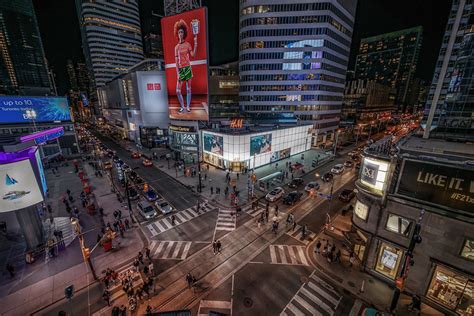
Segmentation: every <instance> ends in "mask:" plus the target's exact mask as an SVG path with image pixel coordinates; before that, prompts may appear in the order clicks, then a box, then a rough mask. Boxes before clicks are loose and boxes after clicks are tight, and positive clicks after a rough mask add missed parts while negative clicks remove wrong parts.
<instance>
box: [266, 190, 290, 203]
mask: <svg viewBox="0 0 474 316" xmlns="http://www.w3.org/2000/svg"><path fill="white" fill-rule="evenodd" d="M283 194H285V190H283V188H282V187H276V188H275V189H273V190H271V191H270V192H269V193H268V194H267V195H266V196H265V199H266V200H267V201H270V202H275V201H277V200H279V199H280V198H281V197H282V196H283Z"/></svg>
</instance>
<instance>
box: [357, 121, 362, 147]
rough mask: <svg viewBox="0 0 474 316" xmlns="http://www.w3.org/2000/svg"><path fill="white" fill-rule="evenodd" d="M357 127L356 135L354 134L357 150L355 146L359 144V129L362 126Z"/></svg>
mask: <svg viewBox="0 0 474 316" xmlns="http://www.w3.org/2000/svg"><path fill="white" fill-rule="evenodd" d="M357 127H358V129H357V134H356V148H357V144H358V142H359V135H360V129H361V127H362V124H358V125H357Z"/></svg>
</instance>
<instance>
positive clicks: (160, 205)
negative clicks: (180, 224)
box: [155, 199, 173, 214]
mask: <svg viewBox="0 0 474 316" xmlns="http://www.w3.org/2000/svg"><path fill="white" fill-rule="evenodd" d="M155 206H156V208H157V209H158V210H159V211H160V212H161V213H163V214H169V213H171V212H173V207H172V206H171V205H170V204H169V203H168V202H166V201H165V200H162V199H161V200H158V201H156V202H155Z"/></svg>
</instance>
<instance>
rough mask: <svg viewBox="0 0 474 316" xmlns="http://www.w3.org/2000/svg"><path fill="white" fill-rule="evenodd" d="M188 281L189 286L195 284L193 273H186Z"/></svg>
mask: <svg viewBox="0 0 474 316" xmlns="http://www.w3.org/2000/svg"><path fill="white" fill-rule="evenodd" d="M186 282H187V283H188V288H191V286H192V285H193V277H192V276H191V273H188V274H186Z"/></svg>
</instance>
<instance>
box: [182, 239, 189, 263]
mask: <svg viewBox="0 0 474 316" xmlns="http://www.w3.org/2000/svg"><path fill="white" fill-rule="evenodd" d="M190 247H191V243H190V242H188V243H186V245H185V246H184V250H183V253H182V254H181V259H183V260H184V259H186V257H187V256H188V251H189V248H190Z"/></svg>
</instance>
